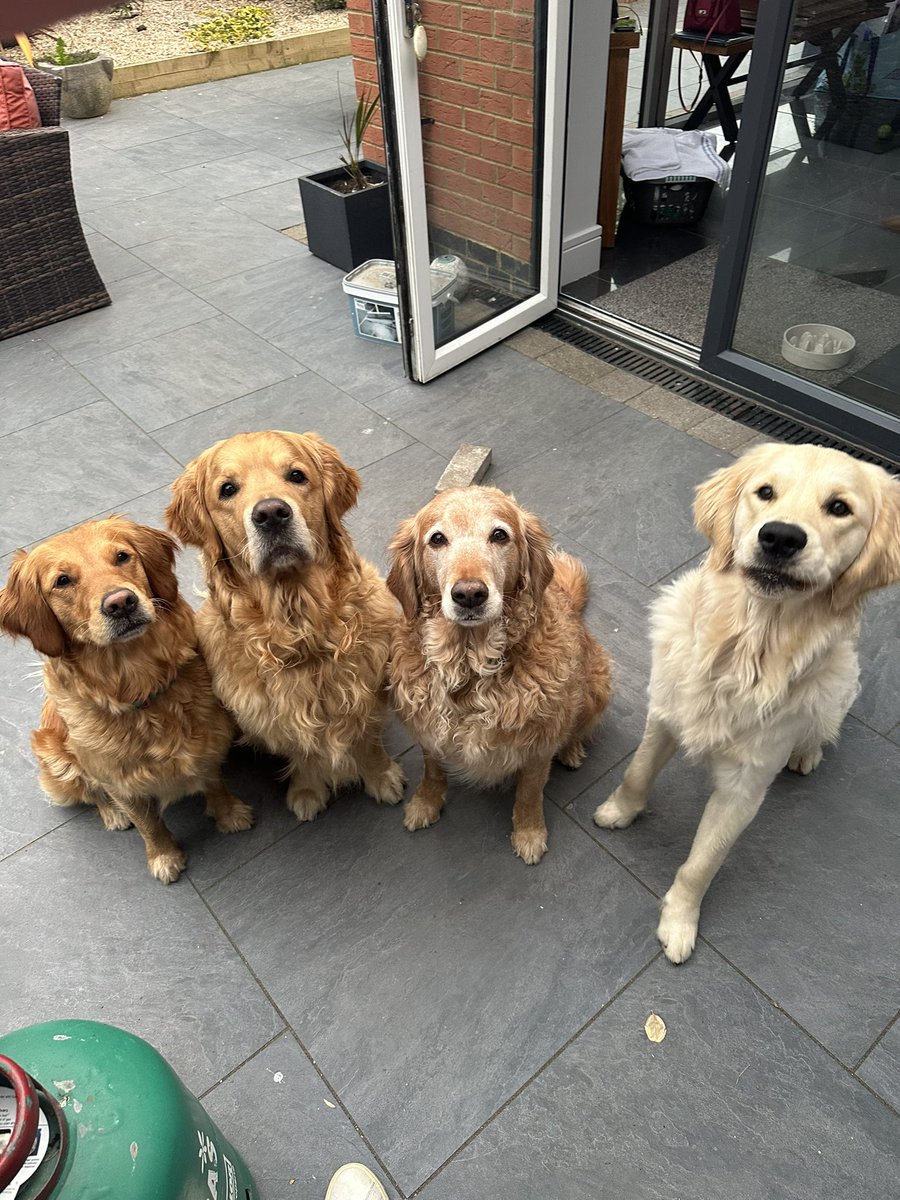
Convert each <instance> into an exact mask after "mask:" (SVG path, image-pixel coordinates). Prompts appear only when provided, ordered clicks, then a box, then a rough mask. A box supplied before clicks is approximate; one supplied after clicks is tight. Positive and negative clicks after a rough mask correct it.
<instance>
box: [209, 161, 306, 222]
mask: <svg viewBox="0 0 900 1200" xmlns="http://www.w3.org/2000/svg"><path fill="white" fill-rule="evenodd" d="M296 176H297V172H296V170H295V173H294V177H293V178H291V179H286V180H284V181H283V182H282V183H270V184H269V185H268V187H261V188H255V189H254V190H253V191H251V192H241V193H240V194H239V195H237V196H229V197H228V199H226V200H223V201H222V203H223V205H224V206H225V207H226V208H230V209H233V210H234V211H235V212H239V213H243V214H244V216H246V217H252V218H253V220H254V221H260V222H261V223H262V224H263V225H268V226H269V228H270V229H289V228H290V227H291V226H292V225H298V224H299V223H300V222H301V221H302V220H303V205H302V204H301V203H300V188H299V187H298V186H297V178H296Z"/></svg>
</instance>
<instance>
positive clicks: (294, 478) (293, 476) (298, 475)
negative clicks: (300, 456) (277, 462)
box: [288, 468, 307, 483]
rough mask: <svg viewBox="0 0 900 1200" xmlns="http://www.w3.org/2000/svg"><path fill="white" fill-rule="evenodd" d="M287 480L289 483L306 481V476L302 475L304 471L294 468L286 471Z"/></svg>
mask: <svg viewBox="0 0 900 1200" xmlns="http://www.w3.org/2000/svg"><path fill="white" fill-rule="evenodd" d="M288 482H289V483H306V482H307V478H306V475H304V473H303V472H302V471H299V470H297V469H296V468H295V469H294V470H293V471H288Z"/></svg>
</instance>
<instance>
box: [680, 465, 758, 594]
mask: <svg viewBox="0 0 900 1200" xmlns="http://www.w3.org/2000/svg"><path fill="white" fill-rule="evenodd" d="M761 453H766V454H768V453H769V449H768V447H767V446H756V447H754V449H753V450H749V451H748V452H747V453H746V454H744V455H742V456H741V457H740V458H739V459H738V460H737V462H735V463H732V464H731V465H730V466H728V467H723V468H722V469H721V471H716V473H715V474H714V475H711V476H710V477H709V479H707V480H706V482H705V483H701V484H700V486H699V487H698V488H697V490H696V491H695V493H694V524H695V525H696V526H697V529H698V530H699V531H700V532H701V533H702V534H703V536H704V537H705V538H706V539H707V540H708V541H709V544H710V547H711V549H710V554H709V565H710V566H711V567H712V569H713V570H714V571H727V570H728V568H729V567H730V566H731V563H732V560H733V557H734V518H735V513H736V512H737V506H738V500H739V499H740V495H741V492H742V491H743V489H744V487H745V486H746V483H747V480H748V479H749V477H750V474H751V472H752V471H753V470H754V468H755V466H756V461H757V459H758V458H759V457H760V454H761Z"/></svg>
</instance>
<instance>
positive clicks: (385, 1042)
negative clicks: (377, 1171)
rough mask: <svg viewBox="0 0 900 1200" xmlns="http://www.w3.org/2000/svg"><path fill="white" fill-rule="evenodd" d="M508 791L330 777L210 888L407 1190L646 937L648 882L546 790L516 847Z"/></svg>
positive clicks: (637, 957) (257, 968)
mask: <svg viewBox="0 0 900 1200" xmlns="http://www.w3.org/2000/svg"><path fill="white" fill-rule="evenodd" d="M407 757H410V756H407ZM510 807H511V806H510V796H509V794H508V793H499V794H498V793H491V794H489V795H479V794H478V793H475V792H463V791H462V790H461V789H456V788H454V794H453V795H452V797H451V799H450V801H449V804H448V807H447V810H446V812H445V815H444V816H443V817H442V819H441V820H440V821H439V822H438V824H437V825H435V826H434V827H433V828H431V829H429V830H425V831H423V832H422V833H419V834H410V833H407V832H406V831H405V830H404V829H403V826H402V824H401V814H400V812H399V810H398V809H385V808H383V807H378V806H375V805H374V804H372V802H371V801H369V800H368V799H363V798H360V797H352V796H346V797H344V798H342V799H339V800H338V801H337V802H336V803H335V804H334V805H333V806H332V807H331V809H330V810H329V811H328V812H327V813H325V814H323V815H322V816H321V817H320V818H319V819H318V820H316V821H315V822H313V823H312V824H310V825H307V826H305V827H303V828H301V829H298V830H297V831H296V832H295V833H292V834H290V835H289V836H288V837H286V838H283V839H282V840H281V841H280V842H278V843H277V844H276V845H275V846H273V847H272V848H271V849H269V850H267V851H266V852H265V853H264V854H263V855H260V857H259V858H257V859H254V860H253V862H252V863H250V864H248V866H246V867H244V868H242V869H241V870H239V871H236V872H235V873H234V874H232V875H230V876H229V877H228V878H227V879H225V880H224V881H223V882H222V883H220V884H218V885H217V886H216V887H214V888H211V889H210V890H209V892H208V893H207V899H208V901H209V903H210V905H211V906H212V908H213V910H214V912H215V913H216V915H217V917H218V918H219V920H220V921H222V923H223V925H224V927H225V928H226V929H227V930H228V932H229V935H230V936H231V937H232V938H233V939H234V940H235V943H236V945H238V947H239V948H240V950H241V953H242V954H244V955H245V956H246V958H247V961H248V962H249V964H250V965H251V967H252V969H253V970H254V972H255V973H256V974H257V975H258V977H259V978H260V979H261V981H262V982H263V984H264V986H265V987H266V988H267V990H268V991H269V993H270V994H271V995H272V997H273V999H274V1001H275V1003H276V1004H278V1005H279V1007H280V1008H282V1010H283V1011H284V1013H285V1015H286V1016H287V1019H288V1020H289V1021H290V1023H291V1025H292V1027H293V1028H294V1030H295V1031H296V1032H297V1034H298V1036H299V1037H300V1038H301V1039H302V1041H303V1042H304V1044H305V1045H306V1046H307V1048H308V1049H309V1051H310V1053H311V1054H312V1055H313V1057H314V1059H315V1061H316V1063H317V1064H318V1066H319V1067H320V1069H321V1070H322V1071H323V1072H324V1074H325V1075H326V1076H327V1078H328V1079H329V1080H330V1081H331V1083H332V1085H333V1086H334V1087H335V1088H336V1090H337V1091H338V1093H339V1094H340V1096H341V1098H342V1099H343V1101H344V1103H345V1104H346V1105H347V1107H348V1109H349V1110H350V1112H352V1113H353V1116H354V1119H355V1120H356V1122H357V1123H358V1124H359V1126H360V1127H361V1128H362V1129H364V1130H365V1132H366V1135H367V1136H368V1138H369V1139H370V1141H371V1142H372V1144H373V1145H374V1146H376V1147H378V1150H379V1153H380V1154H381V1156H382V1158H383V1160H384V1162H385V1163H386V1165H387V1167H388V1169H389V1170H390V1171H391V1173H392V1175H393V1176H394V1178H395V1179H397V1181H398V1183H399V1185H400V1187H401V1188H403V1190H404V1191H407V1192H409V1191H410V1190H411V1189H412V1188H413V1187H415V1186H416V1185H417V1184H419V1183H420V1182H422V1180H424V1179H425V1178H426V1177H427V1176H428V1175H429V1174H430V1173H431V1172H432V1171H433V1170H434V1169H435V1168H436V1167H437V1166H438V1165H439V1164H440V1163H441V1162H442V1161H443V1160H444V1159H445V1158H446V1157H447V1155H448V1154H450V1153H451V1152H452V1151H453V1149H455V1147H456V1146H458V1145H459V1143H460V1142H461V1141H462V1140H463V1139H464V1138H466V1137H468V1136H470V1135H471V1134H472V1133H473V1132H474V1131H475V1130H476V1129H477V1128H478V1126H479V1125H480V1124H481V1122H482V1121H484V1120H485V1119H486V1118H487V1117H488V1116H490V1114H491V1113H492V1112H494V1111H495V1110H496V1108H497V1106H498V1105H499V1104H501V1103H502V1102H503V1101H504V1100H505V1099H506V1098H507V1097H508V1096H509V1095H510V1094H511V1093H512V1092H513V1091H515V1089H516V1088H517V1087H518V1086H520V1085H521V1084H522V1083H524V1082H525V1081H526V1080H527V1079H528V1078H529V1076H530V1075H531V1074H532V1073H533V1072H534V1071H535V1070H536V1069H537V1068H538V1066H539V1065H540V1064H541V1063H543V1062H544V1061H545V1060H546V1058H547V1057H548V1056H549V1055H550V1054H551V1053H553V1052H554V1051H555V1050H556V1049H558V1048H559V1047H560V1046H561V1045H563V1043H564V1042H565V1041H566V1040H567V1039H568V1038H569V1037H571V1035H572V1034H573V1033H574V1032H575V1031H576V1030H577V1029H578V1028H579V1027H580V1026H581V1025H582V1024H583V1023H584V1022H585V1021H586V1020H587V1019H588V1018H589V1017H590V1016H591V1015H592V1014H593V1013H595V1012H596V1011H597V1009H598V1008H600V1007H601V1006H602V1004H603V1003H604V1002H605V1001H606V1000H608V999H609V998H610V997H611V996H612V995H613V994H614V993H615V992H616V991H617V990H618V989H619V988H620V987H621V986H622V984H623V983H625V982H626V980H628V979H629V978H631V976H632V975H633V974H634V973H635V972H636V971H637V970H639V969H640V968H641V967H642V966H644V965H645V964H646V963H647V962H648V961H649V960H650V958H651V957H652V955H653V953H654V952H655V951H654V946H653V942H652V938H648V937H647V925H648V924H649V923H652V920H651V918H652V912H653V908H654V905H653V902H652V900H651V899H650V897H648V896H647V894H646V892H644V891H643V889H642V888H640V886H639V885H637V884H636V883H635V882H634V881H633V880H632V879H631V878H630V877H629V876H627V875H626V874H625V873H624V872H622V871H621V870H620V868H618V867H617V866H616V865H615V864H614V863H613V861H612V860H611V859H610V858H609V856H608V855H605V854H604V853H602V852H601V851H600V850H599V848H598V847H597V846H596V844H595V843H593V842H592V841H591V840H590V839H589V838H586V837H585V836H584V834H583V833H582V832H581V831H580V830H579V829H578V828H577V827H576V826H575V825H574V824H573V823H572V822H571V821H570V820H569V818H568V817H565V816H563V815H562V814H560V813H559V812H558V811H557V810H555V809H554V808H553V806H552V805H548V810H549V811H548V825H549V828H550V850H549V851H548V853H547V855H546V856H545V858H544V860H543V862H542V863H541V864H540V865H539V866H538V867H535V868H530V867H526V866H525V865H524V864H523V863H522V862H520V861H519V860H518V859H517V858H515V856H514V855H513V854H512V851H511V849H510V846H509V830H510ZM298 913H302V919H298V915H297V914H298ZM651 932H652V931H651ZM423 1114H427V1115H425V1116H423Z"/></svg>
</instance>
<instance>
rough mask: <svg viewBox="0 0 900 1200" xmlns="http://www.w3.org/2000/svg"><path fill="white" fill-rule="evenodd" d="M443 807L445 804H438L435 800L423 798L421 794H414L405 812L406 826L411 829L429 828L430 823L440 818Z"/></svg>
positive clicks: (404, 822)
mask: <svg viewBox="0 0 900 1200" xmlns="http://www.w3.org/2000/svg"><path fill="white" fill-rule="evenodd" d="M442 808H443V805H441V804H436V803H435V802H434V801H433V800H423V799H422V797H421V796H418V795H415V796H413V798H412V799H411V800H410V802H409V804H407V806H406V808H405V810H404V812H403V825H404V828H406V829H409V830H415V829H427V828H428V826H429V825H433V824H434V823H435V821H437V820H439V819H440V815H441V809H442Z"/></svg>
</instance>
